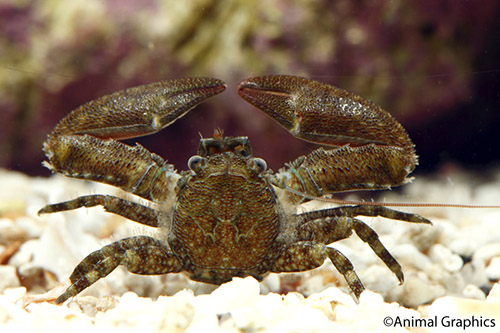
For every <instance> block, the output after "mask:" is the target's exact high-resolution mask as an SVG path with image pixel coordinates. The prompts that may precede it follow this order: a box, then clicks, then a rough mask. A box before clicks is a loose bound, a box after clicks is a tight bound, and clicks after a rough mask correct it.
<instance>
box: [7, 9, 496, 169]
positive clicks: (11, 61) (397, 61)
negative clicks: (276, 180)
mask: <svg viewBox="0 0 500 333" xmlns="http://www.w3.org/2000/svg"><path fill="white" fill-rule="evenodd" d="M139 3H140V4H139ZM0 31H1V32H0V114H1V115H2V117H1V120H0V123H1V125H2V130H1V131H0V167H1V168H6V169H10V170H18V171H22V172H24V173H27V174H30V175H45V176H46V175H49V174H50V173H49V171H48V170H46V169H45V168H43V167H42V166H41V162H42V161H43V160H44V156H43V153H42V150H41V148H42V143H43V141H44V139H45V137H46V135H47V134H48V133H49V132H50V131H51V129H52V128H53V127H54V126H55V124H56V123H57V122H58V121H59V120H60V119H61V118H62V117H63V116H64V115H65V114H67V113H68V112H69V111H71V110H72V109H74V108H76V107H78V106H79V105H81V104H83V103H85V102H87V101H89V100H92V99H94V98H97V97H99V96H102V95H105V94H108V93H111V92H113V91H116V90H120V89H123V88H126V87H130V86H135V85H139V84H143V83H149V82H154V81H158V80H163V79H168V78H177V77H182V76H212V77H217V78H220V79H222V80H224V81H226V83H227V84H228V90H227V91H226V92H225V93H224V94H222V95H219V96H216V97H214V98H212V99H210V100H209V101H207V102H206V103H204V104H202V105H200V106H199V107H198V108H196V109H195V110H193V111H192V112H191V113H189V114H188V115H187V116H185V117H184V118H182V119H180V120H178V121H177V122H176V123H175V124H173V125H172V126H171V127H169V128H167V129H165V130H164V131H163V132H161V133H159V134H156V135H153V136H148V137H143V138H138V139H132V140H128V141H127V142H128V143H131V144H133V143H135V142H140V143H141V144H142V145H144V146H145V147H147V148H148V149H150V150H151V151H153V152H156V153H158V154H159V155H161V156H163V157H164V158H166V159H168V160H169V161H170V162H171V163H174V164H175V165H176V167H177V168H178V169H180V170H183V169H186V163H187V160H188V158H189V156H191V155H193V154H194V153H195V151H196V147H197V144H198V139H199V134H201V135H203V136H204V137H208V136H211V135H212V133H213V131H214V129H215V128H222V129H224V131H225V134H226V135H234V136H236V135H247V136H249V137H250V140H251V143H252V146H253V150H254V155H255V156H259V157H263V158H264V159H266V160H267V162H268V165H269V166H270V167H271V168H272V169H274V170H277V169H278V168H279V167H281V166H282V165H283V164H284V163H285V162H288V161H290V160H293V159H295V158H296V157H297V156H299V155H301V154H306V153H308V152H310V151H311V150H312V149H314V146H313V145H311V144H308V143H304V142H301V141H300V140H298V139H294V138H293V137H292V136H291V135H289V134H288V133H287V132H286V131H285V130H284V129H282V128H281V127H280V126H279V125H278V124H277V123H275V122H273V121H272V120H271V119H270V118H268V117H267V116H266V115H264V114H263V113H261V112H260V111H258V110H256V109H255V108H253V107H252V106H250V105H248V104H246V103H245V102H244V101H243V100H241V99H240V98H239V97H238V96H237V93H236V86H237V84H238V82H240V81H241V80H243V79H245V78H247V77H252V76H257V75H264V74H271V73H280V74H292V75H300V76H305V77H309V78H312V79H316V80H318V81H322V82H325V83H329V84H332V85H336V86H338V87H341V88H343V89H346V90H349V91H351V92H354V93H356V94H358V95H361V96H363V97H365V98H368V99H371V100H372V101H374V102H375V103H377V104H379V105H380V106H382V107H383V108H384V109H386V110H387V111H389V112H390V113H392V114H393V115H394V116H395V117H396V118H397V119H398V120H399V121H400V122H401V123H402V124H403V126H404V127H405V128H406V129H407V130H408V132H409V134H410V137H411V138H412V139H413V141H414V143H415V144H416V147H417V153H418V155H419V156H420V165H419V167H418V168H417V172H420V173H437V172H445V171H446V170H449V169H468V170H475V171H479V172H483V171H484V170H488V169H492V168H493V167H495V166H498V164H499V161H500V150H499V148H498V142H500V140H499V139H500V114H499V111H500V60H499V59H500V33H499V31H500V3H499V2H498V1H496V0H482V1H477V2H476V1H465V0H463V1H462V0H458V1H454V0H447V1H446V0H444V1H439V2H437V3H436V2H435V1H431V0H423V1H422V0H420V1H419V0H412V1H404V2H392V1H350V0H339V1H332V2H330V1H319V0H318V1H309V2H300V1H267V2H265V3H262V4H259V6H256V5H255V4H254V3H253V2H251V1H249V2H241V1H236V0H224V1H209V0H206V1H200V2H190V1H187V2H182V3H180V2H176V1H159V0H158V1H154V0H150V1H146V2H136V1H132V0H128V1H87V2H80V1H75V2H64V1H60V2H53V3H51V4H50V5H49V4H47V3H46V2H44V1H32V2H23V3H20V4H15V3H13V2H11V3H8V2H6V3H2V2H1V1H0Z"/></svg>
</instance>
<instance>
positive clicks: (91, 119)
mask: <svg viewBox="0 0 500 333" xmlns="http://www.w3.org/2000/svg"><path fill="white" fill-rule="evenodd" d="M225 89H226V85H225V83H224V82H222V81H221V80H217V79H213V78H204V77H194V78H182V79H176V80H166V81H160V82H155V83H151V84H147V85H143V86H139V87H133V88H129V89H125V90H121V91H117V92H115V93H112V94H110V95H106V96H103V97H101V98H98V99H96V100H93V101H90V102H88V103H86V104H84V105H82V106H80V107H79V108H77V109H75V110H73V111H72V112H70V113H69V114H68V115H67V116H66V117H65V118H63V119H62V120H61V122H60V123H59V124H58V125H57V126H56V127H55V128H54V130H53V131H52V134H51V135H50V138H56V137H58V136H61V135H83V134H88V135H91V136H94V137H98V138H101V139H116V140H119V139H126V138H133V137H138V136H143V135H148V134H152V133H156V132H159V131H161V130H162V129H163V128H165V127H167V126H169V125H170V124H172V123H173V122H174V121H176V120H177V119H179V118H181V117H182V116H184V115H185V114H186V113H188V112H189V111H190V110H191V109H192V108H194V107H195V106H196V105H198V104H199V103H201V102H203V101H204V100H206V99H207V98H209V97H212V96H214V95H217V94H219V93H221V92H223V91H224V90H225Z"/></svg>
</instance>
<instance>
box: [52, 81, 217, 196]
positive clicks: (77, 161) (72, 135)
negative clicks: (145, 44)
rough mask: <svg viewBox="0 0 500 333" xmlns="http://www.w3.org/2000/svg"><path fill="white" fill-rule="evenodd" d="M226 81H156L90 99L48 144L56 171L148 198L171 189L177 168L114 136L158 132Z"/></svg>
mask: <svg viewBox="0 0 500 333" xmlns="http://www.w3.org/2000/svg"><path fill="white" fill-rule="evenodd" d="M224 89H225V84H224V83H223V82H222V81H220V80H216V79H210V78H190V79H189V78H188V79H179V80H171V81H163V82H156V83H152V84H149V85H145V86H140V87H135V88H130V89H126V90H122V91H118V92H116V93H113V94H110V95H107V96H104V97H101V98H99V99H97V100H94V101H91V102H88V103H86V104H84V105H82V106H80V107H79V108H77V109H75V110H73V111H72V112H70V113H69V114H68V115H67V116H66V117H65V118H63V119H62V120H61V121H60V122H59V124H58V125H57V126H56V127H55V128H54V130H53V131H52V133H51V134H50V135H49V137H48V138H47V141H46V142H45V143H44V151H45V154H46V156H47V157H48V159H49V162H46V163H45V165H46V166H47V167H48V168H49V169H51V170H52V171H54V172H60V173H63V174H64V175H66V176H69V177H74V178H83V179H88V180H93V181H99V182H103V183H106V184H110V185H114V186H117V187H120V188H122V189H124V190H126V191H128V192H132V193H134V194H137V195H139V196H141V197H143V198H145V199H148V200H154V201H161V200H164V199H165V198H166V196H167V194H168V188H169V185H170V184H172V182H171V179H170V177H175V176H176V174H175V172H174V170H173V167H172V166H171V165H169V164H167V163H166V162H165V161H164V160H163V159H162V158H161V157H160V156H158V155H156V154H153V153H150V152H149V151H147V150H146V149H145V148H143V147H142V146H140V145H136V146H135V147H130V146H127V145H125V144H123V143H120V142H117V141H114V140H115V139H125V138H131V137H138V136H143V135H148V134H152V133H156V132H158V131H160V130H162V129H163V128H165V127H166V126H168V125H170V124H172V123H173V122H174V121H175V120H176V119H178V118H180V117H182V116H183V115H185V114H186V113H187V112H188V111H189V110H191V109H192V108H193V107H195V106H196V105H197V104H199V103H200V102H202V101H204V100H205V99H207V98H209V97H211V96H213V95H216V94H218V93H221V92H222V91H224Z"/></svg>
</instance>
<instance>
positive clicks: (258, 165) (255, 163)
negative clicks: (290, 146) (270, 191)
mask: <svg viewBox="0 0 500 333" xmlns="http://www.w3.org/2000/svg"><path fill="white" fill-rule="evenodd" d="M252 169H253V170H254V171H255V172H256V173H258V174H260V173H263V172H264V171H266V169H267V163H266V161H264V160H263V159H262V158H258V157H256V158H253V159H252Z"/></svg>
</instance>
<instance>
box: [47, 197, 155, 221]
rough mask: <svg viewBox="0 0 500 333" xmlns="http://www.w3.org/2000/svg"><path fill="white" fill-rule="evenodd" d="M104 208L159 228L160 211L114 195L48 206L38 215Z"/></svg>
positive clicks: (85, 198) (79, 198)
mask: <svg viewBox="0 0 500 333" xmlns="http://www.w3.org/2000/svg"><path fill="white" fill-rule="evenodd" d="M99 205H100V206H103V207H104V210H106V211H107V212H109V213H113V214H117V215H120V216H123V217H125V218H127V219H129V220H132V221H135V222H139V223H141V224H144V225H147V226H150V227H158V213H159V212H158V211H157V210H155V209H153V208H150V207H147V206H144V205H141V204H138V203H135V202H132V201H128V200H125V199H122V198H118V197H115V196H112V195H101V194H95V195H86V196H81V197H78V198H76V199H73V200H69V201H65V202H60V203H56V204H52V205H47V206H45V207H43V208H42V209H40V210H39V211H38V215H40V214H47V213H55V212H61V211H65V210H72V209H77V208H80V207H95V206H99Z"/></svg>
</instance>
